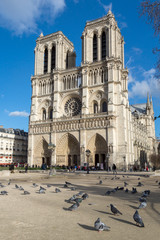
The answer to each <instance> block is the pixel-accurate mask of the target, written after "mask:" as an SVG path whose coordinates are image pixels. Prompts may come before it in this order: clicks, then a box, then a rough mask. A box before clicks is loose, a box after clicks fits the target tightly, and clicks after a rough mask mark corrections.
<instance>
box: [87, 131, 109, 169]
mask: <svg viewBox="0 0 160 240" xmlns="http://www.w3.org/2000/svg"><path fill="white" fill-rule="evenodd" d="M87 149H89V150H90V151H91V155H90V161H89V162H90V165H95V166H96V167H97V164H103V168H105V169H106V168H107V167H108V165H107V164H108V163H106V154H107V153H108V146H107V142H106V140H105V139H104V138H103V137H102V136H101V135H100V134H98V133H96V134H95V135H94V136H93V137H92V138H91V139H90V140H89V142H88V145H87Z"/></svg>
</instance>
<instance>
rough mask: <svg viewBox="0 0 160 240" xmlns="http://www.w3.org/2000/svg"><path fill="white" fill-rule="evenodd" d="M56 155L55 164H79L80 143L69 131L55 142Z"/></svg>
mask: <svg viewBox="0 0 160 240" xmlns="http://www.w3.org/2000/svg"><path fill="white" fill-rule="evenodd" d="M56 155H57V156H56V164H57V165H67V166H68V165H74V164H75V165H77V164H80V162H79V161H80V144H79V142H78V140H77V139H76V137H75V136H73V135H72V134H70V133H66V134H65V135H63V136H62V137H61V139H60V140H59V142H58V144H57V151H56ZM75 156H76V157H75ZM69 158H70V160H71V162H70V163H69V162H68V161H69ZM75 158H76V159H77V163H74V159H75Z"/></svg>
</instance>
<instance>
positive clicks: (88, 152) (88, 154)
mask: <svg viewBox="0 0 160 240" xmlns="http://www.w3.org/2000/svg"><path fill="white" fill-rule="evenodd" d="M90 153H91V151H90V150H89V149H87V150H86V156H87V174H89V156H90Z"/></svg>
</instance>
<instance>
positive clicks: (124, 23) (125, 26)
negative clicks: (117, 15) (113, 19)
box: [119, 22, 128, 29]
mask: <svg viewBox="0 0 160 240" xmlns="http://www.w3.org/2000/svg"><path fill="white" fill-rule="evenodd" d="M119 27H120V29H123V28H127V27H128V25H127V23H126V22H119Z"/></svg>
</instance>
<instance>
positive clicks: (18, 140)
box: [0, 126, 28, 165]
mask: <svg viewBox="0 0 160 240" xmlns="http://www.w3.org/2000/svg"><path fill="white" fill-rule="evenodd" d="M27 152H28V133H27V132H24V131H23V130H20V129H13V128H4V127H3V126H0V165H9V164H11V163H12V162H14V163H17V164H18V163H26V162H27Z"/></svg>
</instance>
